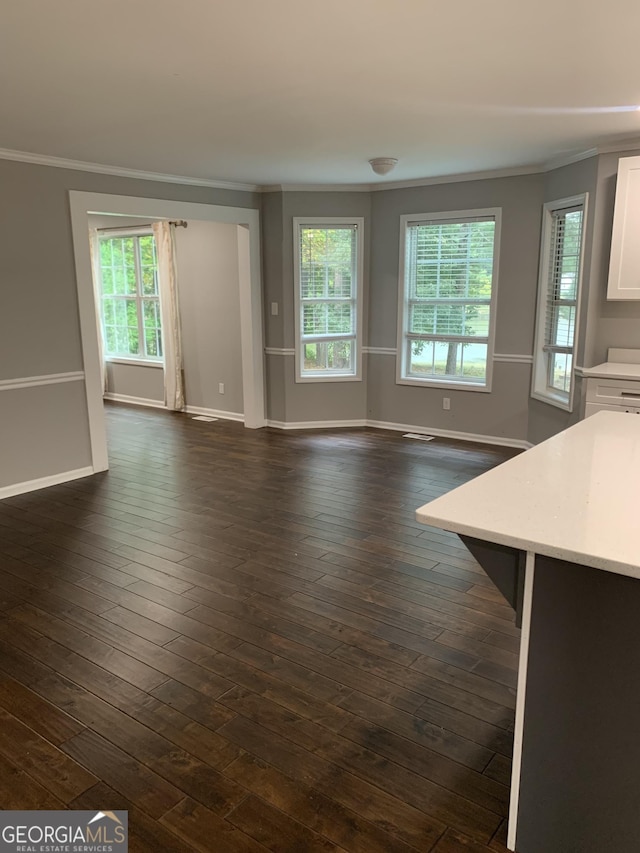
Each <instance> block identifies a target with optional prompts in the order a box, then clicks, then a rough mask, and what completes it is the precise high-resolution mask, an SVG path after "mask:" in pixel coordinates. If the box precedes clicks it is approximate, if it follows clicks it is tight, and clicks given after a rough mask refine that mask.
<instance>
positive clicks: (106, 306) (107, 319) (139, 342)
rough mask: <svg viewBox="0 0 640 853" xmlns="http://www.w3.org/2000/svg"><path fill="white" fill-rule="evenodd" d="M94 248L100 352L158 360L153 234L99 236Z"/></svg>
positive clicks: (159, 341) (159, 343)
mask: <svg viewBox="0 0 640 853" xmlns="http://www.w3.org/2000/svg"><path fill="white" fill-rule="evenodd" d="M99 249H100V280H101V293H102V327H103V334H104V350H105V355H107V356H112V357H120V358H135V359H147V360H150V361H161V360H162V326H161V323H160V301H159V291H158V263H157V258H156V246H155V240H154V237H153V234H132V235H126V236H117V237H116V236H101V237H100V238H99Z"/></svg>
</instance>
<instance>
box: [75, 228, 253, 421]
mask: <svg viewBox="0 0 640 853" xmlns="http://www.w3.org/2000/svg"><path fill="white" fill-rule="evenodd" d="M88 219H89V224H90V225H91V226H93V227H95V228H108V227H116V226H122V225H131V226H134V227H135V226H139V225H144V224H148V222H149V221H150V220H149V219H147V220H144V219H135V218H133V217H125V216H107V215H104V214H103V215H91V216H89V217H88ZM176 265H177V269H178V293H179V300H180V312H181V321H182V323H181V325H182V346H183V365H184V382H185V399H186V403H187V405H188V406H197V407H199V408H205V409H215V410H216V411H223V412H230V413H232V414H242V412H243V397H242V345H241V336H240V291H239V287H240V282H239V274H238V239H237V227H236V226H235V225H229V224H225V223H222V222H202V221H198V220H189V223H188V227H187V228H176ZM220 382H223V383H224V386H225V391H224V394H220V393H219V390H218V388H219V383H220ZM107 392H108V393H111V394H117V395H124V396H127V397H136V398H138V399H141V400H154V401H160V402H162V401H164V380H163V370H162V369H161V368H160V367H158V366H157V365H149V366H146V365H145V366H142V365H139V364H124V363H122V362H108V364H107Z"/></svg>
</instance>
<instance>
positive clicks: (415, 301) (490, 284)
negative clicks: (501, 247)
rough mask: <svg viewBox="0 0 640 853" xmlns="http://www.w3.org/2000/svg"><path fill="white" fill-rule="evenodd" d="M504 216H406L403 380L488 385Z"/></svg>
mask: <svg viewBox="0 0 640 853" xmlns="http://www.w3.org/2000/svg"><path fill="white" fill-rule="evenodd" d="M474 214H475V215H474ZM498 216H499V211H491V212H489V211H487V212H484V211H475V212H473V211H472V212H470V213H469V214H466V213H455V214H435V215H429V216H428V217H427V216H425V217H420V218H419V219H417V218H416V217H408V216H406V217H402V220H403V232H402V234H403V238H404V246H403V253H402V262H401V289H402V297H403V298H402V308H401V336H400V342H399V350H400V353H399V355H400V358H399V362H400V369H399V381H400V382H403V381H404V382H408V383H409V384H418V383H420V384H421V383H424V382H434V383H439V384H443V383H444V384H455V385H465V386H468V387H474V386H475V387H481V388H483V389H485V388H487V387H488V386H489V384H490V383H489V380H490V365H491V357H492V354H493V353H492V349H493V347H492V341H493V319H494V318H493V314H494V305H495V292H496V280H495V279H496V269H495V268H496V254H497V249H496V247H497V219H498Z"/></svg>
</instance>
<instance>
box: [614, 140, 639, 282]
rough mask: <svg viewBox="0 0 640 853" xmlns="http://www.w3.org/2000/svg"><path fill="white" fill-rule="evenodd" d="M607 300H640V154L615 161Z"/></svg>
mask: <svg viewBox="0 0 640 853" xmlns="http://www.w3.org/2000/svg"><path fill="white" fill-rule="evenodd" d="M607 299H640V157H622V158H621V159H620V162H619V163H618V183H617V186H616V205H615V209H614V213H613V234H612V236H611V261H610V263H609V285H608V288H607Z"/></svg>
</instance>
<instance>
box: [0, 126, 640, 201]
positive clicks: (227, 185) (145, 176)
mask: <svg viewBox="0 0 640 853" xmlns="http://www.w3.org/2000/svg"><path fill="white" fill-rule="evenodd" d="M636 148H640V137H637V136H634V137H633V138H627V139H620V140H617V141H616V142H611V143H608V144H605V145H599V146H597V147H593V148H587V149H585V150H584V151H577V152H575V153H574V154H569V155H567V156H566V157H560V158H555V159H551V160H548V161H546V162H545V163H539V164H536V165H528V166H527V165H525V166H515V167H511V168H505V169H490V170H486V171H481V172H460V173H457V174H453V175H438V176H435V177H431V178H415V179H409V180H406V181H386V180H382V181H376V182H375V183H362V184H264V185H262V184H248V183H242V182H239V181H218V180H213V179H210V178H194V177H190V176H187V175H169V174H165V173H163V172H147V171H145V170H144V169H129V168H125V167H123V166H108V165H106V164H104V163H89V162H86V161H84V160H68V159H66V158H64V157H54V156H51V155H48V154H33V153H31V152H29V151H15V150H12V149H9V148H0V160H13V161H16V162H18V163H31V164H33V165H37V166H52V167H54V168H57V169H71V170H74V171H79V172H93V173H96V174H102V175H115V176H117V177H122V178H133V179H136V180H143V181H159V182H161V183H167V184H182V185H183V186H194V187H210V188H213V189H223V190H236V191H240V192H250V193H272V192H280V193H284V192H287V193H291V192H313V193H322V192H331V193H337V192H341V193H354V192H356V193H372V192H386V191H387V190H400V189H410V188H412V187H429V186H435V185H437V184H455V183H463V182H465V181H487V180H495V179H496V178H512V177H518V176H524V175H537V174H542V173H545V172H551V171H553V170H554V169H560V168H562V167H563V166H569V165H571V164H572V163H578V162H580V161H581V160H588V159H589V158H590V157H596V156H597V155H599V154H611V153H615V152H618V151H630V150H633V149H636Z"/></svg>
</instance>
